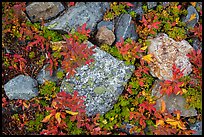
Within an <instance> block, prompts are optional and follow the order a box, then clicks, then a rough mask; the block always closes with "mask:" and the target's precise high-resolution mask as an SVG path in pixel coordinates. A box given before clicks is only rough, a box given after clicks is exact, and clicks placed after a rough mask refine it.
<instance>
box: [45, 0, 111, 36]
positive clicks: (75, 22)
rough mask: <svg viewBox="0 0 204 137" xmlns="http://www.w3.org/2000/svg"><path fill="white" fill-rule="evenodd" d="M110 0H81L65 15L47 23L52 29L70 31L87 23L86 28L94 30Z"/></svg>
mask: <svg viewBox="0 0 204 137" xmlns="http://www.w3.org/2000/svg"><path fill="white" fill-rule="evenodd" d="M109 6H110V4H109V3H108V2H87V3H86V4H84V3H81V2H79V3H78V4H77V5H75V6H72V7H70V8H69V9H68V10H67V11H65V12H64V14H63V15H61V16H59V17H58V18H56V19H54V20H52V21H50V22H48V23H46V24H45V26H47V27H48V28H49V29H51V30H59V31H65V32H70V31H71V30H72V29H77V28H78V27H79V26H82V25H83V24H84V23H86V29H90V30H91V31H94V30H95V29H96V25H97V23H98V22H99V21H101V20H102V19H103V15H104V13H105V10H106V9H107V8H108V7H109Z"/></svg>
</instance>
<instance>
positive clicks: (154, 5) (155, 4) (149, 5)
mask: <svg viewBox="0 0 204 137" xmlns="http://www.w3.org/2000/svg"><path fill="white" fill-rule="evenodd" d="M156 6H157V2H147V8H148V9H151V8H154V7H156Z"/></svg>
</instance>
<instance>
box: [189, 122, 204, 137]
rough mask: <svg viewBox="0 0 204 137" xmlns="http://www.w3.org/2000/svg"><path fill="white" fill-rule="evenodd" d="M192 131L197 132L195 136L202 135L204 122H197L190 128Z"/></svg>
mask: <svg viewBox="0 0 204 137" xmlns="http://www.w3.org/2000/svg"><path fill="white" fill-rule="evenodd" d="M190 129H191V130H195V131H196V133H194V134H193V135H202V121H200V122H196V123H195V124H193V125H191V126H190Z"/></svg>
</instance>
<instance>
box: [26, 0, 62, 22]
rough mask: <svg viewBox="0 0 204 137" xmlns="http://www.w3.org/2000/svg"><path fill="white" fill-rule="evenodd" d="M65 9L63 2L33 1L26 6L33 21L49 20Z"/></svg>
mask: <svg viewBox="0 0 204 137" xmlns="http://www.w3.org/2000/svg"><path fill="white" fill-rule="evenodd" d="M63 10H65V7H64V6H63V5H62V3H61V2H32V3H31V4H29V5H28V6H27V7H26V12H27V14H28V16H29V18H30V19H31V21H32V22H38V21H41V19H40V18H43V19H44V20H49V19H51V18H53V17H56V16H57V15H58V14H59V13H60V12H62V11H63Z"/></svg>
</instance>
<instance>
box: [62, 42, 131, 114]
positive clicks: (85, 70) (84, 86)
mask: <svg viewBox="0 0 204 137" xmlns="http://www.w3.org/2000/svg"><path fill="white" fill-rule="evenodd" d="M88 46H89V47H91V46H93V44H91V43H90V42H88ZM94 51H95V52H96V53H94V54H93V55H92V57H93V58H94V60H95V61H94V62H93V63H91V64H90V65H84V66H82V67H79V68H77V69H76V70H77V73H76V74H75V75H74V76H73V77H71V78H70V79H66V78H65V79H64V80H63V81H62V84H61V87H60V89H61V91H66V92H73V91H74V90H76V91H78V92H79V95H81V96H85V97H86V98H85V105H86V113H87V115H88V116H92V115H95V114H97V113H100V114H104V113H106V112H107V111H109V110H110V109H112V107H113V105H114V104H115V103H116V101H117V99H118V97H119V95H120V94H121V93H122V92H123V89H124V86H125V84H126V83H127V80H128V79H129V78H130V77H131V75H132V73H133V71H134V66H132V65H125V64H124V62H123V61H119V60H117V59H116V58H114V57H113V56H111V55H110V54H108V53H106V52H105V51H102V50H100V49H99V48H98V47H96V48H95V49H94Z"/></svg>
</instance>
